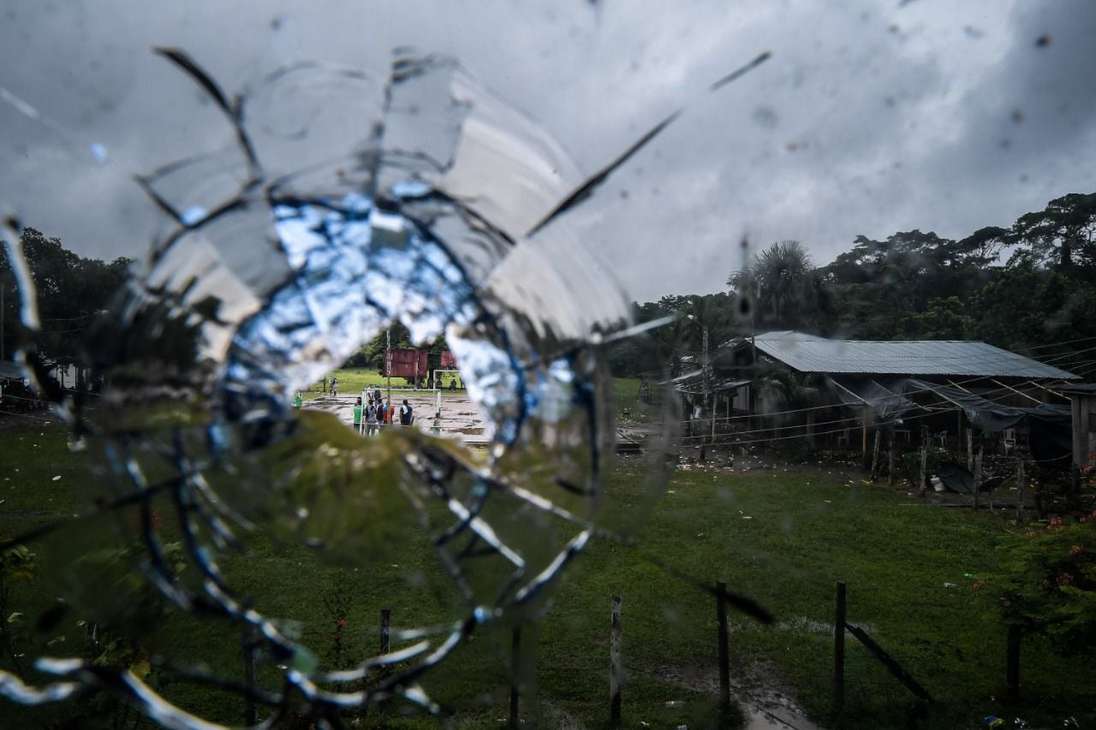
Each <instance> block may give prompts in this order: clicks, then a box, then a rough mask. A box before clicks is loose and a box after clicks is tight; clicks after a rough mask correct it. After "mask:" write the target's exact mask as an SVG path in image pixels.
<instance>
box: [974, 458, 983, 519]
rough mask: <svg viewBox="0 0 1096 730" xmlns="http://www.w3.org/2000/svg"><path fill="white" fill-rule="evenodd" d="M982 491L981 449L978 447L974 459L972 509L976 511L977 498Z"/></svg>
mask: <svg viewBox="0 0 1096 730" xmlns="http://www.w3.org/2000/svg"><path fill="white" fill-rule="evenodd" d="M981 491H982V447H981V446H979V447H978V455H977V456H975V457H974V509H978V498H979V496H980V493H981Z"/></svg>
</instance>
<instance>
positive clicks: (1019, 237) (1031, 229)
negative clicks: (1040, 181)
mask: <svg viewBox="0 0 1096 730" xmlns="http://www.w3.org/2000/svg"><path fill="white" fill-rule="evenodd" d="M1094 237H1096V193H1088V194H1082V193H1070V194H1069V195H1063V196H1062V197H1060V198H1055V199H1054V200H1052V201H1050V202H1049V203H1047V205H1046V207H1045V208H1043V210H1040V211H1037V212H1033V213H1027V214H1025V215H1022V216H1020V218H1019V219H1017V221H1016V223H1015V224H1013V226H1012V236H1011V239H1010V242H1011V243H1014V244H1020V245H1023V246H1026V247H1027V248H1028V249H1029V250H1030V251H1031V252H1032V253H1033V254H1034V255H1035V256H1036V258H1037V260H1039V261H1040V262H1041V263H1046V264H1052V265H1054V266H1056V267H1057V268H1059V269H1062V270H1065V269H1069V268H1072V267H1073V266H1074V264H1081V265H1083V266H1086V267H1096V246H1094Z"/></svg>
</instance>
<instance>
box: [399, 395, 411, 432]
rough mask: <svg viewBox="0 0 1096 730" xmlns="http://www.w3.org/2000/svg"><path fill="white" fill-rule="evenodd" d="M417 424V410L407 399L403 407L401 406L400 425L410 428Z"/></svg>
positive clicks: (404, 400)
mask: <svg viewBox="0 0 1096 730" xmlns="http://www.w3.org/2000/svg"><path fill="white" fill-rule="evenodd" d="M414 422H415V410H414V409H413V408H412V407H411V404H410V403H408V402H407V399H406V398H404V399H403V405H402V406H400V425H401V426H410V425H411V424H412V423H414Z"/></svg>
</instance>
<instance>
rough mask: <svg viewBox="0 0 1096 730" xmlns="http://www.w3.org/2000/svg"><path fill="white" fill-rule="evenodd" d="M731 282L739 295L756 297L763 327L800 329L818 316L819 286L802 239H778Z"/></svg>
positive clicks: (756, 313) (756, 310) (754, 301)
mask: <svg viewBox="0 0 1096 730" xmlns="http://www.w3.org/2000/svg"><path fill="white" fill-rule="evenodd" d="M727 284H728V285H729V286H730V287H731V288H732V289H734V290H735V293H736V294H737V295H738V296H739V297H741V298H743V299H746V300H752V307H753V315H754V317H755V322H756V324H757V325H759V326H762V327H780V328H784V329H799V328H803V327H805V326H808V325H809V324H810V323H811V322H813V321H814V320H815V318H816V317H815V310H816V309H817V307H818V285H817V281H816V277H815V274H814V269H813V267H812V265H811V259H810V256H809V255H808V254H807V250H806V248H804V247H803V244H801V243H800V242H799V241H777V242H776V243H774V244H772V245H771V246H769V247H768V248H766V249H765V250H763V251H761V252H760V253H758V254H757V255H756V256H754V258H753V261H751V262H750V263H749V265H748V266H747V267H746V268H745V269H743V270H741V271H736V272H734V273H733V274H731V277H730V278H729V279H728V280H727ZM747 309H748V308H747Z"/></svg>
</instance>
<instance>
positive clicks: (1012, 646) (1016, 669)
mask: <svg viewBox="0 0 1096 730" xmlns="http://www.w3.org/2000/svg"><path fill="white" fill-rule="evenodd" d="M1022 638H1023V633H1022V631H1021V629H1020V627H1019V626H1017V625H1015V624H1012V625H1010V626H1009V627H1008V656H1007V665H1006V667H1005V674H1006V684H1007V685H1008V698H1009V699H1010V700H1018V699H1020V640H1021V639H1022Z"/></svg>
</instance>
